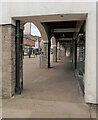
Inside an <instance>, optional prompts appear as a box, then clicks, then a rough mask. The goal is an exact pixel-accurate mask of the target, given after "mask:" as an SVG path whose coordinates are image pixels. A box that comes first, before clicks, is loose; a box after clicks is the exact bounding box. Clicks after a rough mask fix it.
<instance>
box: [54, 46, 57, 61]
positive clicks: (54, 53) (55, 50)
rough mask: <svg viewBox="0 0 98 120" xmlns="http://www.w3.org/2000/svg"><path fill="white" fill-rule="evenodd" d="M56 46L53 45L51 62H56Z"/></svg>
mask: <svg viewBox="0 0 98 120" xmlns="http://www.w3.org/2000/svg"><path fill="white" fill-rule="evenodd" d="M56 47H57V46H56V45H53V62H56V60H57V59H56Z"/></svg>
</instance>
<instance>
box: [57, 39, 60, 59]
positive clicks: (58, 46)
mask: <svg viewBox="0 0 98 120" xmlns="http://www.w3.org/2000/svg"><path fill="white" fill-rule="evenodd" d="M57 60H60V42H59V41H58V42H57Z"/></svg>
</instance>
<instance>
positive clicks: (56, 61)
mask: <svg viewBox="0 0 98 120" xmlns="http://www.w3.org/2000/svg"><path fill="white" fill-rule="evenodd" d="M56 62H57V40H56Z"/></svg>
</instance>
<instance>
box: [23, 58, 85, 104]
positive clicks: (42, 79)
mask: <svg viewBox="0 0 98 120" xmlns="http://www.w3.org/2000/svg"><path fill="white" fill-rule="evenodd" d="M38 59H39V58H38V57H37V58H35V62H34V61H33V60H32V59H29V58H27V59H25V60H24V90H23V94H22V96H26V97H27V96H28V97H31V98H35V99H42V100H53V101H68V102H73V101H74V102H80V101H83V96H81V95H80V91H79V86H78V82H77V80H76V78H75V75H74V70H73V68H72V63H71V61H70V58H69V57H64V58H63V59H62V60H61V61H59V62H58V63H54V65H53V66H54V67H53V68H50V69H39V65H38V63H36V61H39V60H38ZM28 71H29V72H28Z"/></svg>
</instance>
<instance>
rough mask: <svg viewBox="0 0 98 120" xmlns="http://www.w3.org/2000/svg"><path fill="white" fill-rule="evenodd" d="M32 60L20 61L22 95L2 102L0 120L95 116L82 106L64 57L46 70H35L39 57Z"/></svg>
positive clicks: (76, 85)
mask: <svg viewBox="0 0 98 120" xmlns="http://www.w3.org/2000/svg"><path fill="white" fill-rule="evenodd" d="M32 59H34V58H30V59H29V58H26V59H25V60H24V90H23V92H22V94H21V95H18V96H14V97H13V98H11V99H7V100H3V117H7V118H13V117H14V118H17V117H18V118H90V117H95V114H92V113H91V111H90V108H89V106H88V105H87V104H85V103H84V100H83V96H82V94H81V92H80V90H79V86H78V82H77V80H76V78H75V75H74V70H73V69H72V63H71V61H70V58H69V57H64V58H63V59H62V60H61V61H59V62H58V63H55V65H54V68H50V69H39V65H38V64H36V63H37V61H39V57H37V58H35V60H32ZM12 113H13V114H12Z"/></svg>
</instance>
